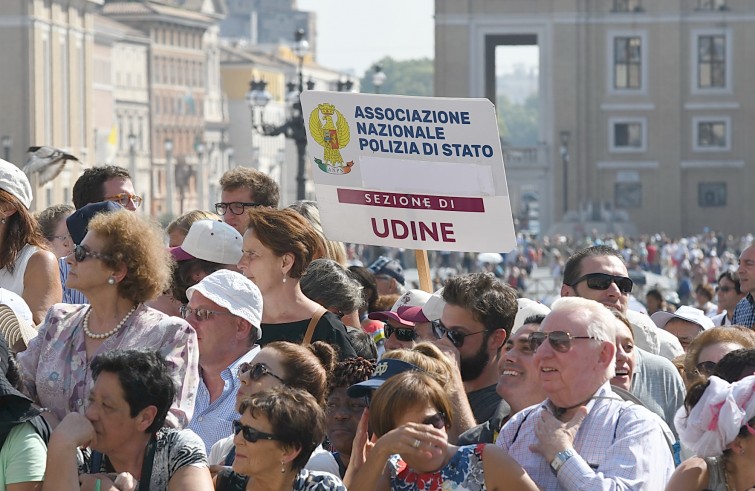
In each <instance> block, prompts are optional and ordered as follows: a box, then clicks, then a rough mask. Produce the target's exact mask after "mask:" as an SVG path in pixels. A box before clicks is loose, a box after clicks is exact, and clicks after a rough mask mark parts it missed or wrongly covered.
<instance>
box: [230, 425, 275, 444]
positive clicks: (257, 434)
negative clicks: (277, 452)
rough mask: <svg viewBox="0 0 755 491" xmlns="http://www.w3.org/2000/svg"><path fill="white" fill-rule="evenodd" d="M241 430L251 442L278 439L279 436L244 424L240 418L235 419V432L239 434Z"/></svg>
mask: <svg viewBox="0 0 755 491" xmlns="http://www.w3.org/2000/svg"><path fill="white" fill-rule="evenodd" d="M239 432H241V436H243V437H244V440H246V441H248V442H249V443H257V441H258V440H277V439H278V437H277V436H275V435H272V434H270V433H265V432H264V431H260V430H258V429H256V428H252V427H251V426H248V425H245V424H242V423H241V421H239V420H238V419H236V420H234V421H233V434H234V435H238V434H239Z"/></svg>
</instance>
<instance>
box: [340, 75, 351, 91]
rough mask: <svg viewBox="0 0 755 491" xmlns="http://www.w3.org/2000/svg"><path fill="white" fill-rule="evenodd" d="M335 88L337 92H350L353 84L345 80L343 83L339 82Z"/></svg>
mask: <svg viewBox="0 0 755 491" xmlns="http://www.w3.org/2000/svg"><path fill="white" fill-rule="evenodd" d="M337 88H338V92H351V89H352V88H354V82H352V81H351V79H350V78H347V79H346V80H345V81H341V80H339V81H338V83H337Z"/></svg>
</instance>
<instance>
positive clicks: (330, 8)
mask: <svg viewBox="0 0 755 491" xmlns="http://www.w3.org/2000/svg"><path fill="white" fill-rule="evenodd" d="M298 6H299V9H300V10H305V11H309V12H316V13H317V29H318V41H317V42H318V50H317V61H318V62H320V63H321V64H323V65H325V66H327V67H330V68H335V69H337V70H343V71H350V72H352V73H353V74H354V75H357V76H360V77H361V76H362V75H363V74H364V72H365V70H367V69H369V68H370V66H371V65H372V64H373V63H374V62H376V61H377V60H379V59H381V58H382V57H384V56H390V57H392V58H394V59H396V60H409V59H416V58H433V57H434V56H435V26H434V18H433V16H434V13H435V12H434V11H435V2H434V1H433V0H381V1H379V2H372V1H367V0H298ZM497 55H498V56H497V62H496V65H497V69H496V72H497V73H498V75H502V74H504V73H510V72H512V71H514V67H515V66H516V65H525V66H533V65H536V64H537V59H538V58H537V48H534V47H516V48H507V50H506V52H505V53H497Z"/></svg>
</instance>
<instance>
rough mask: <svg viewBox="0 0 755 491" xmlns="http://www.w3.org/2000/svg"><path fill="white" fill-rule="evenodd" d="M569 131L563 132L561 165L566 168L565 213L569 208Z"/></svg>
mask: <svg viewBox="0 0 755 491" xmlns="http://www.w3.org/2000/svg"><path fill="white" fill-rule="evenodd" d="M570 136H571V135H570V133H569V132H568V131H562V132H561V166H562V167H563V168H564V182H563V185H564V215H566V212H567V210H569V182H568V175H569V138H570Z"/></svg>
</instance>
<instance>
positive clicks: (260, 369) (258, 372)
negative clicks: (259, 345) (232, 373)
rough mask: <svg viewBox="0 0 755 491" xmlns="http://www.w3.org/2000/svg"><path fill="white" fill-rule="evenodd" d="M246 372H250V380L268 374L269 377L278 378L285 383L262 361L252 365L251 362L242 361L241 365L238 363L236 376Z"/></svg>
mask: <svg viewBox="0 0 755 491" xmlns="http://www.w3.org/2000/svg"><path fill="white" fill-rule="evenodd" d="M246 372H250V373H249V376H250V377H251V378H252V380H259V379H261V378H262V377H264V376H265V375H270V376H271V377H273V378H275V379H278V380H280V381H281V382H283V383H284V384H285V383H286V381H285V380H283V379H282V378H280V377H279V376H277V375H276V374H274V373H273V372H271V371H270V369H269V368H267V366H265V364H264V363H255V364H254V365H252V364H251V363H242V364H241V365H239V375H238V376H239V377H241V376H242V375H244V374H245V373H246Z"/></svg>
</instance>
